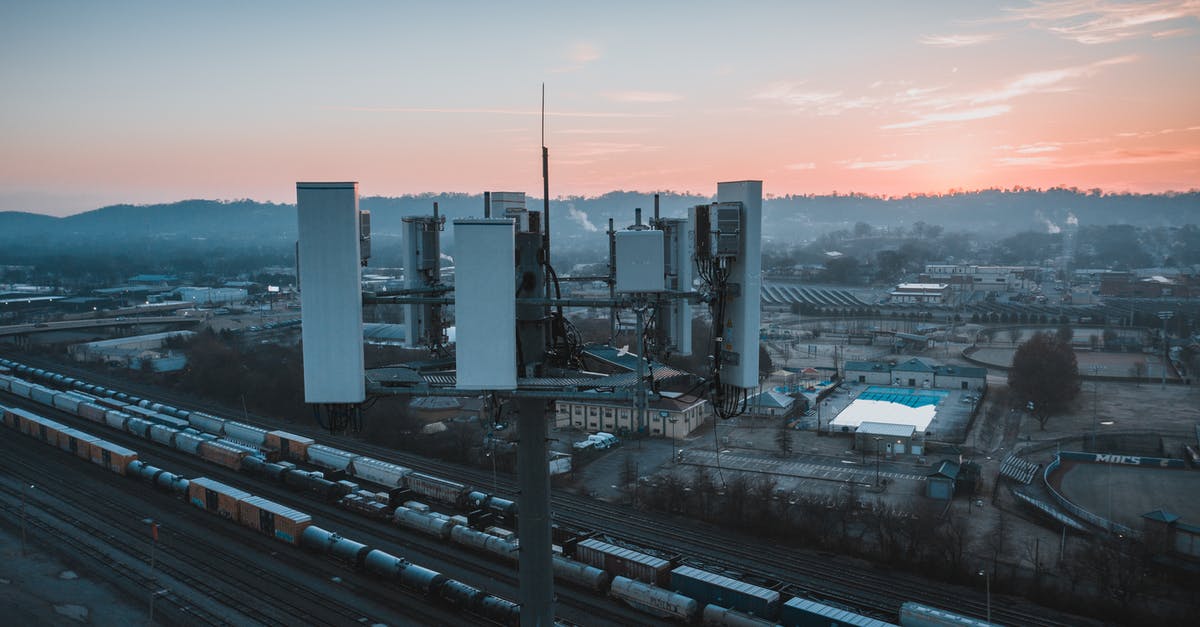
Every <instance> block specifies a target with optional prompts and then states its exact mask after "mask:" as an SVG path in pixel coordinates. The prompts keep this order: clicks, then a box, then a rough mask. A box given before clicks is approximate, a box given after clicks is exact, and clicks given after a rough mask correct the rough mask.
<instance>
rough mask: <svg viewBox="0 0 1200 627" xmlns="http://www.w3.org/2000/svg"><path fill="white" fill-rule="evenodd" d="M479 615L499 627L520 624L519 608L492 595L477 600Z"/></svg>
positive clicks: (506, 600)
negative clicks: (498, 624) (497, 624)
mask: <svg viewBox="0 0 1200 627" xmlns="http://www.w3.org/2000/svg"><path fill="white" fill-rule="evenodd" d="M478 611H479V613H480V614H482V615H484V616H486V617H488V618H490V619H492V620H494V621H496V622H498V623H500V624H501V625H519V624H521V606H520V605H517V604H516V603H513V602H512V601H509V600H508V599H505V598H502V597H498V596H496V595H494V594H489V595H486V596H484V597H483V598H482V599H480V600H479V610H478Z"/></svg>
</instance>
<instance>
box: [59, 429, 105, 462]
mask: <svg viewBox="0 0 1200 627" xmlns="http://www.w3.org/2000/svg"><path fill="white" fill-rule="evenodd" d="M99 441H100V438H98V437H96V436H94V435H91V434H88V433H84V432H83V431H79V430H76V429H71V428H64V429H63V430H62V431H59V433H58V448H60V449H62V450H64V451H68V452H70V453H72V454H74V455H75V456H76V457H79V458H82V459H87V460H90V459H91V458H92V444H94V443H96V442H99Z"/></svg>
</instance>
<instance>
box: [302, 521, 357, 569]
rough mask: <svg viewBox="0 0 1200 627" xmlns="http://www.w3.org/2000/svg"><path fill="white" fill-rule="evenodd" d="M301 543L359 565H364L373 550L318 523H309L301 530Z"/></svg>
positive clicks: (308, 547)
mask: <svg viewBox="0 0 1200 627" xmlns="http://www.w3.org/2000/svg"><path fill="white" fill-rule="evenodd" d="M300 545H301V546H303V547H305V548H307V549H310V550H313V551H317V552H319V553H324V554H326V555H329V556H331V557H333V558H335V559H339V560H342V561H344V562H349V563H350V564H353V565H354V566H358V567H361V566H362V565H363V562H364V561H365V560H366V557H367V553H369V552H370V550H371V549H370V548H369V547H368V546H367V545H365V544H363V543H361V542H355V541H354V540H350V539H347V538H343V537H342V536H340V535H338V534H336V533H334V532H332V531H326V530H324V529H322V528H320V527H318V526H316V525H309V526H308V527H306V528H305V529H304V531H303V532H301V534H300Z"/></svg>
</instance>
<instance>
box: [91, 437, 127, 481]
mask: <svg viewBox="0 0 1200 627" xmlns="http://www.w3.org/2000/svg"><path fill="white" fill-rule="evenodd" d="M135 461H137V452H135V451H131V450H129V449H127V448H125V447H123V446H118V445H116V444H113V443H112V442H105V441H104V440H97V441H96V442H92V463H94V464H100V465H101V466H104V467H105V468H107V469H109V470H111V471H113V472H115V473H117V474H118V475H124V474H125V469H126V468H128V467H129V464H130V463H131V462H135Z"/></svg>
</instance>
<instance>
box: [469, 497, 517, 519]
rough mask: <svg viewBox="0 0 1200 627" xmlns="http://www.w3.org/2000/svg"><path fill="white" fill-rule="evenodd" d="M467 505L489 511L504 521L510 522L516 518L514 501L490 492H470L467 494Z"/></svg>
mask: <svg viewBox="0 0 1200 627" xmlns="http://www.w3.org/2000/svg"><path fill="white" fill-rule="evenodd" d="M467 506H468V507H473V508H475V509H482V510H484V511H487V512H491V513H493V514H495V515H496V516H499V517H500V518H503V519H504V521H505V522H510V523H511V522H514V521H516V519H517V504H516V502H514V501H510V500H508V499H504V498H500V497H498V496H495V495H492V494H486V493H484V492H470V493H468V494H467Z"/></svg>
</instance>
